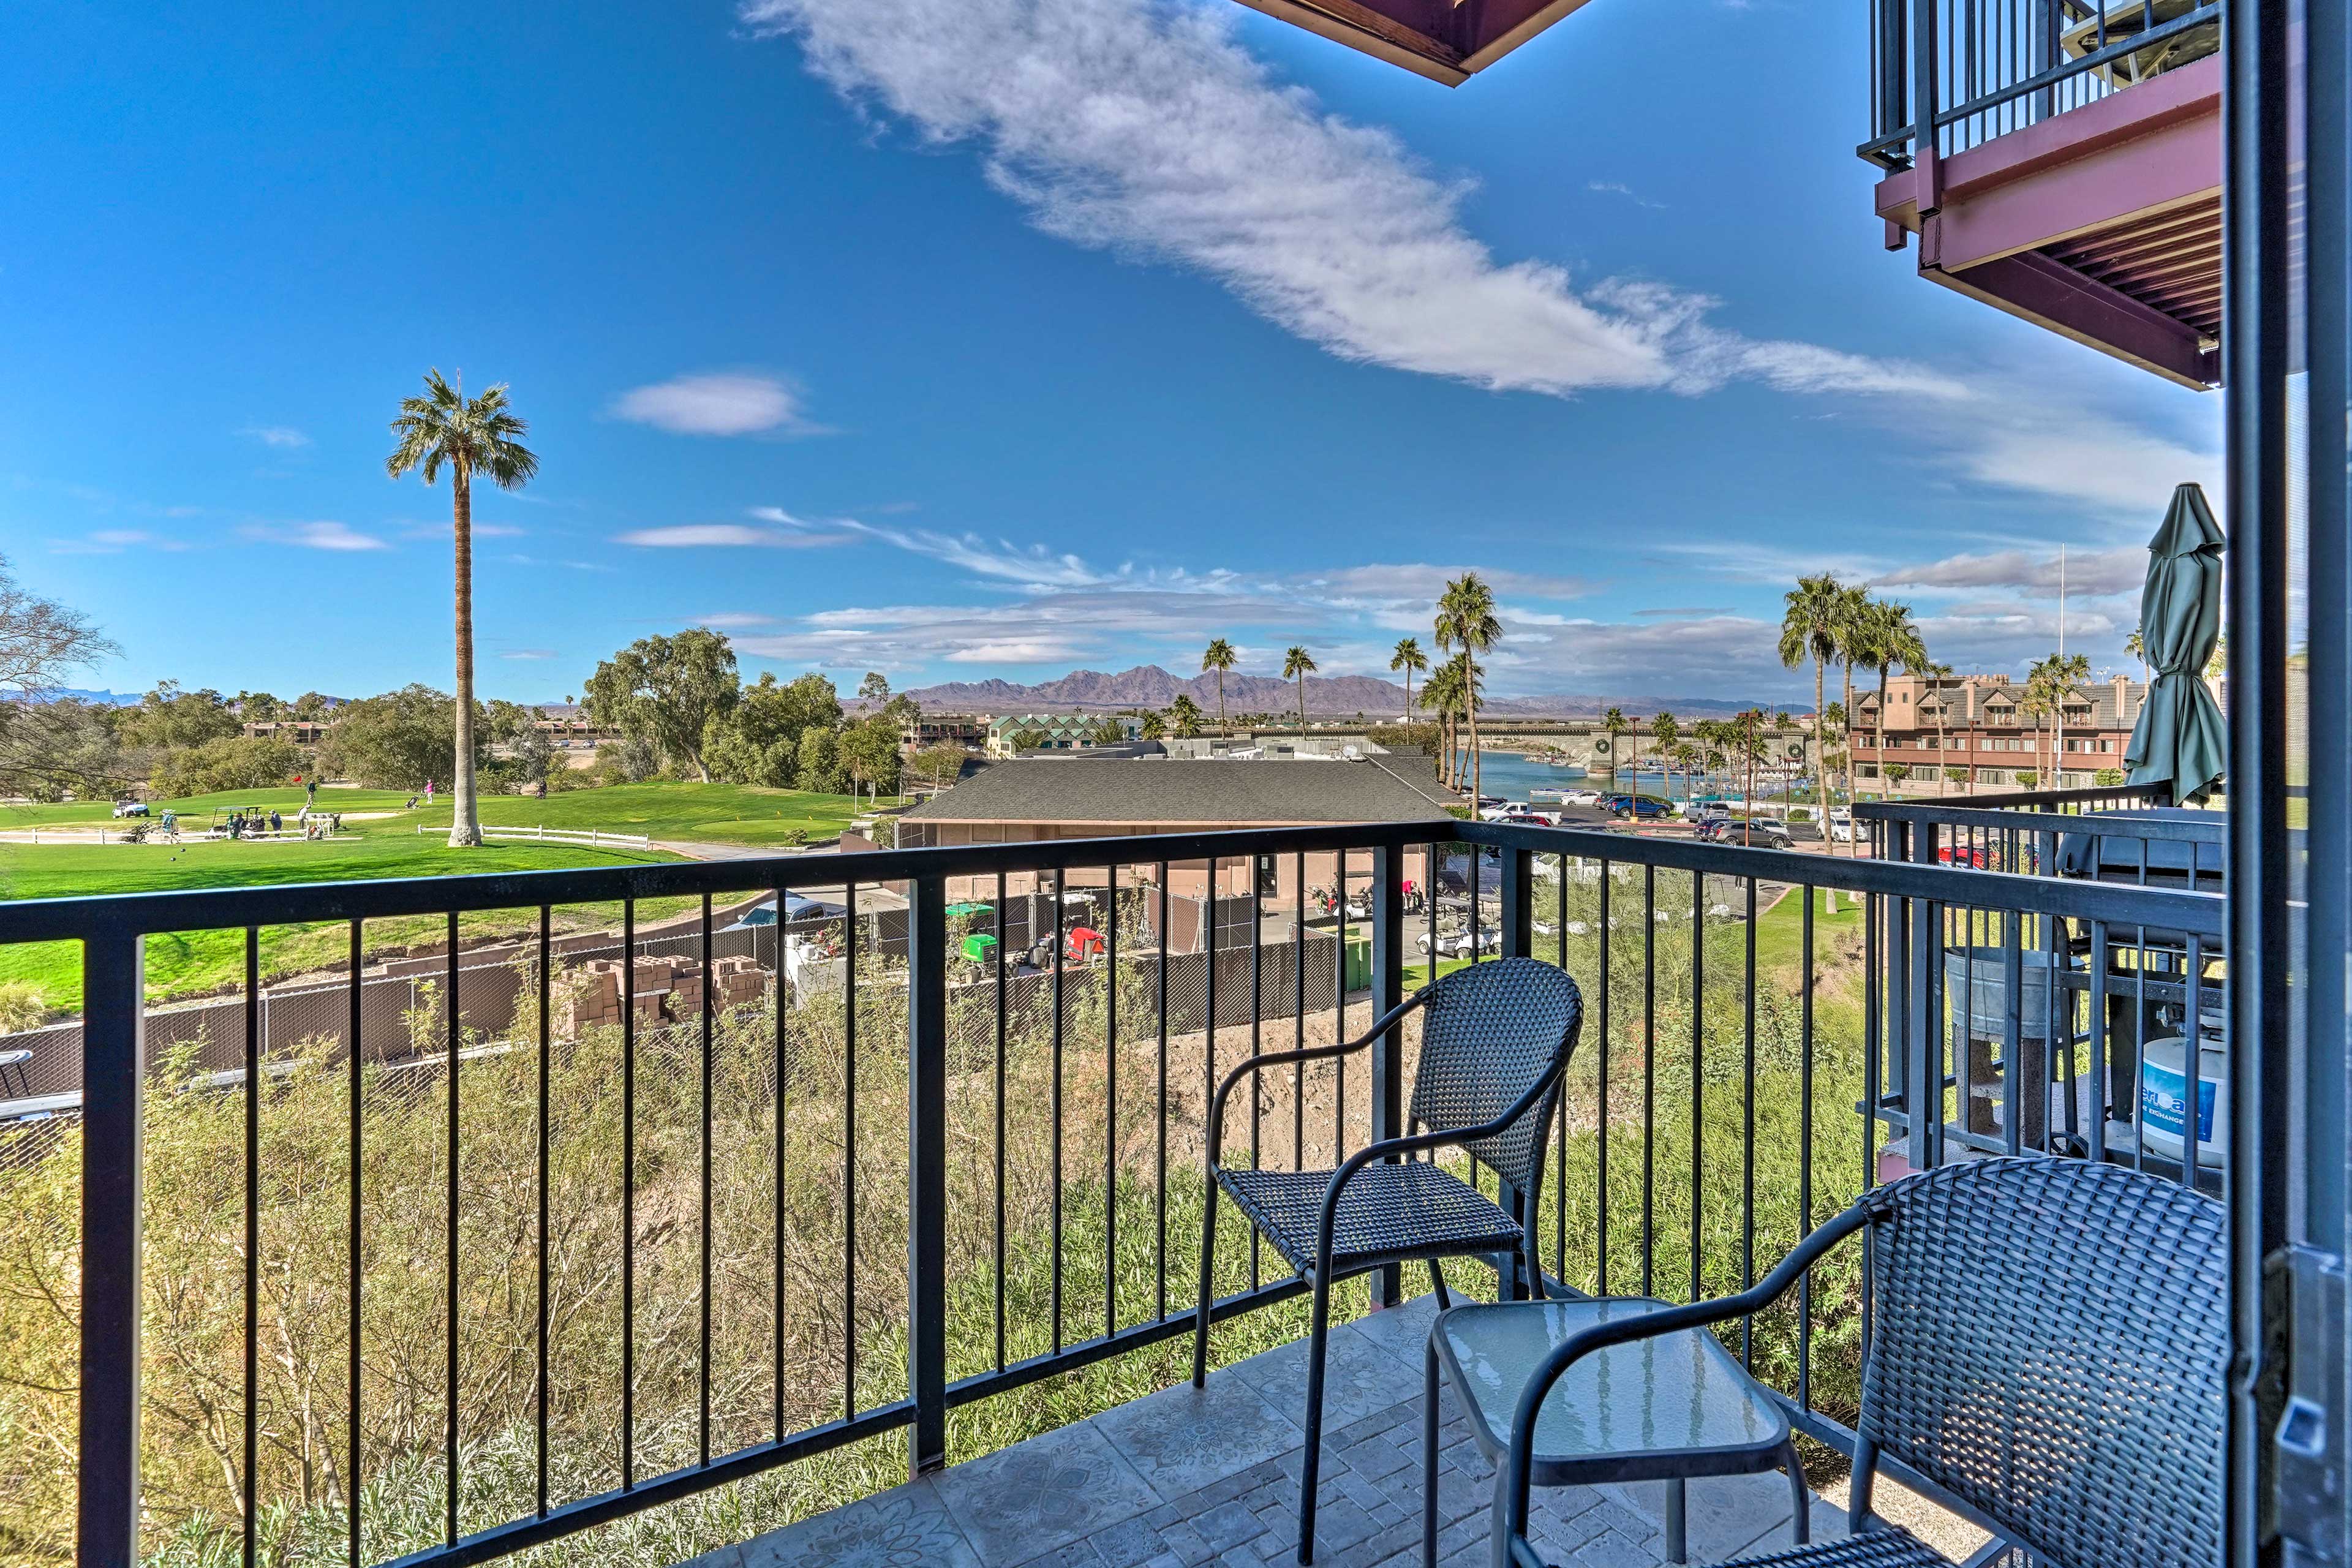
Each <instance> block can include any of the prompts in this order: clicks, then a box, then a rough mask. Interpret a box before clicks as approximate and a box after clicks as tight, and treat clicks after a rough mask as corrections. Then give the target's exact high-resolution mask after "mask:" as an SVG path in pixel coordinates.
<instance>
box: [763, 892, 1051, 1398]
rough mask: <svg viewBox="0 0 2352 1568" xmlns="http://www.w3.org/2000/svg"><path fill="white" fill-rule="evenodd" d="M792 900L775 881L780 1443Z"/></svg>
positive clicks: (774, 1327)
mask: <svg viewBox="0 0 2352 1568" xmlns="http://www.w3.org/2000/svg"><path fill="white" fill-rule="evenodd" d="M789 902H790V896H789V893H788V890H787V889H785V887H784V884H783V883H782V881H781V880H779V881H778V882H777V883H776V997H775V1011H776V1031H775V1033H776V1044H775V1058H776V1089H775V1094H776V1104H775V1114H776V1147H775V1151H774V1157H775V1165H776V1170H775V1184H776V1190H775V1192H774V1194H772V1196H773V1200H774V1205H775V1213H774V1214H773V1215H772V1216H771V1223H772V1226H773V1232H774V1245H775V1255H774V1268H773V1272H772V1274H771V1276H770V1278H769V1280H768V1286H769V1289H770V1291H771V1292H772V1294H773V1296H774V1298H775V1299H774V1300H773V1302H772V1316H771V1317H770V1320H769V1323H768V1331H769V1334H770V1337H771V1340H772V1343H771V1344H770V1345H769V1347H768V1349H769V1353H770V1355H771V1356H772V1357H773V1358H774V1368H775V1376H774V1381H773V1384H772V1388H771V1394H772V1396H773V1401H774V1405H775V1409H774V1411H773V1413H772V1414H773V1416H774V1424H775V1433H776V1441H777V1442H779V1443H781V1442H782V1441H783V1440H784V1166H785V1154H786V1152H787V1151H788V1149H789V1147H790V1145H789V1143H788V1141H787V1138H786V1135H785V1128H786V1127H787V1125H788V1124H789V1122H790V1112H791V1110H792V1097H791V1093H790V1088H789V1086H790V1083H791V1077H790V1068H791V1058H790V1057H789V1055H788V1051H789V1047H788V1046H787V1044H786V1040H785V1033H784V1025H785V1021H786V1019H787V1018H788V1017H789V1016H790V1015H791V1013H792V976H791V973H790V972H789V970H788V969H787V968H786V966H785V963H784V948H785V942H786V940H787V939H786V932H787V931H789V930H790V929H791V927H790V924H789V922H788V921H787V919H786V906H787V905H788V903H789ZM1003 907H1004V906H1003V900H999V901H998V903H997V908H998V909H1000V910H1001V909H1003Z"/></svg>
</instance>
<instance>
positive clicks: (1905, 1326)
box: [1496, 1157, 2230, 1568]
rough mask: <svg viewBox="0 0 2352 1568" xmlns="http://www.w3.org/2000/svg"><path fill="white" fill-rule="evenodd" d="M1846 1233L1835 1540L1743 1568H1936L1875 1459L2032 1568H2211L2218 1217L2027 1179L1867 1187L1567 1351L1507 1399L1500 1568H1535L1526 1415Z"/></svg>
mask: <svg viewBox="0 0 2352 1568" xmlns="http://www.w3.org/2000/svg"><path fill="white" fill-rule="evenodd" d="M1857 1230H1866V1231H1867V1232H1868V1233H1869V1247H1870V1263H1871V1268H1870V1274H1869V1278H1870V1300H1869V1307H1870V1318H1869V1320H1868V1321H1869V1323H1870V1339H1869V1345H1868V1350H1867V1352H1866V1354H1865V1356H1864V1362H1863V1373H1862V1413H1861V1417H1860V1419H1859V1420H1858V1421H1857V1422H1856V1423H1855V1430H1856V1432H1857V1434H1858V1439H1857V1441H1856V1443H1855V1447H1854V1456H1853V1490H1852V1495H1851V1500H1850V1502H1849V1507H1848V1514H1847V1520H1848V1525H1849V1527H1850V1530H1851V1531H1852V1533H1851V1534H1850V1535H1849V1536H1847V1537H1846V1538H1844V1539H1843V1540H1838V1541H1829V1542H1818V1543H1815V1544H1813V1545H1811V1546H1801V1547H1798V1548H1796V1549H1795V1550H1793V1551H1790V1552H1778V1553H1774V1554H1772V1555H1769V1556H1764V1557H1757V1558H1750V1559H1748V1560H1747V1564H1752V1565H1762V1564H1770V1565H1773V1568H1950V1565H1949V1564H1948V1563H1947V1561H1946V1559H1945V1558H1944V1557H1943V1556H1942V1555H1941V1554H1939V1553H1938V1552H1936V1551H1935V1550H1934V1549H1933V1548H1932V1547H1929V1546H1927V1545H1926V1544H1925V1543H1923V1542H1920V1541H1918V1540H1917V1539H1916V1538H1915V1537H1913V1536H1912V1535H1910V1534H1908V1533H1906V1531H1902V1530H1900V1529H1898V1528H1895V1526H1892V1525H1887V1524H1885V1523H1882V1522H1880V1521H1877V1520H1875V1519H1874V1518H1873V1517H1872V1514H1871V1485H1872V1482H1873V1480H1874V1478H1875V1476H1876V1473H1877V1469H1878V1465H1879V1462H1880V1460H1881V1459H1882V1458H1887V1459H1892V1460H1895V1461H1896V1462H1898V1463H1900V1464H1902V1465H1904V1466H1906V1467H1907V1468H1910V1469H1911V1470H1912V1471H1914V1472H1916V1474H1918V1475H1919V1476H1921V1477H1924V1478H1925V1479H1927V1480H1928V1481H1930V1482H1932V1483H1934V1484H1935V1485H1936V1486H1937V1487H1940V1488H1941V1489H1943V1490H1944V1491H1945V1492H1947V1493H1948V1494H1949V1495H1950V1497H1951V1498H1952V1499H1953V1500H1957V1501H1958V1503H1959V1504H1960V1505H1961V1506H1962V1507H1963V1508H1964V1509H1966V1510H1968V1511H1969V1512H1970V1513H1972V1514H1974V1515H1975V1516H1976V1517H1977V1519H1978V1521H1979V1523H1982V1524H1984V1525H1986V1526H1988V1527H1989V1528H1990V1529H1991V1530H1993V1531H1996V1532H1998V1533H1999V1534H2000V1536H2001V1537H2002V1538H2003V1539H2005V1540H2007V1541H2008V1542H2010V1543H2011V1545H2013V1546H2016V1547H2018V1548H2021V1549H2022V1550H2023V1552H2025V1553H2026V1554H2027V1555H2028V1556H2029V1557H2031V1559H2032V1561H2033V1562H2035V1563H2046V1564H2049V1565H2050V1568H2198V1565H2201V1564H2207V1563H2219V1562H2220V1561H2221V1551H2222V1538H2221V1506H2222V1496H2223V1489H2224V1482H2225V1479H2226V1478H2225V1476H2224V1460H2223V1451H2222V1433H2223V1419H2224V1401H2225V1398H2226V1392H2227V1391H2226V1383H2225V1376H2226V1373H2227V1370H2228V1363H2229V1355H2230V1341H2229V1243H2228V1238H2227V1233H2226V1229H2225V1214H2224V1211H2223V1209H2222V1207H2221V1205H2220V1204H2218V1203H2215V1202H2214V1201H2212V1200H2211V1199H2210V1198H2207V1197H2204V1196H2202V1195H2201V1194H2198V1193H2195V1192H2192V1191H2190V1190H2189V1189H2188V1188H2186V1187H2183V1186H2181V1185H2179V1184H2177V1183H2173V1182H2168V1181H2165V1180H2162V1179H2160V1178H2158V1177H2155V1176H2150V1175H2147V1174H2144V1173H2138V1172H2135V1171H2128V1170H2125V1169H2123V1168H2121V1167H2119V1166H2115V1165H2106V1164H2094V1163H2088V1162H2085V1161H2081V1160H2063V1159H2052V1158H2048V1157H2040V1158H2028V1159H2008V1160H1979V1161H1970V1162H1968V1163H1961V1164H1957V1165H1948V1166H1945V1167H1943V1168H1942V1169H1940V1170H1935V1171H1927V1172H1923V1173H1920V1174H1918V1175H1915V1176H1910V1177H1906V1178H1905V1179H1904V1180H1902V1181H1899V1182H1895V1183H1892V1184H1889V1185H1886V1186H1884V1187H1880V1188H1878V1189H1876V1190H1875V1191H1874V1192H1871V1193H1868V1194H1864V1197H1863V1198H1862V1200H1861V1201H1860V1202H1859V1203H1857V1204H1855V1205H1853V1207H1852V1208H1850V1209H1847V1210H1846V1211H1845V1212H1844V1213H1843V1214H1842V1215H1839V1216H1838V1217H1837V1218H1836V1219H1834V1220H1832V1221H1831V1222H1830V1223H1829V1224H1828V1225H1826V1226H1822V1228H1821V1229H1820V1230H1818V1231H1815V1232H1814V1233H1813V1234H1812V1235H1811V1236H1810V1237H1807V1238H1806V1239H1805V1241H1804V1243H1803V1244H1802V1245H1801V1246H1800V1247H1798V1248H1797V1249H1796V1250H1795V1251H1794V1252H1792V1253H1790V1255H1789V1257H1788V1258H1786V1259H1784V1260H1783V1261H1782V1262H1781V1264H1780V1267H1779V1268H1775V1269H1773V1270H1772V1272H1771V1273H1770V1274H1769V1275H1767V1276H1766V1277H1765V1278H1764V1279H1761V1280H1760V1281H1759V1282H1758V1283H1757V1284H1756V1286H1755V1287H1754V1288H1753V1289H1748V1290H1745V1291H1742V1292H1741V1293H1740V1294H1738V1295H1737V1296H1729V1297H1726V1298H1723V1299H1722V1300H1714V1301H1701V1302H1697V1303H1696V1304H1694V1305H1691V1306H1686V1307H1676V1308H1672V1309H1669V1310H1665V1311H1661V1312H1653V1313H1650V1314H1648V1315H1647V1316H1644V1317H1640V1318H1633V1319H1626V1320H1622V1321H1612V1322H1610V1323H1607V1324H1604V1325H1602V1326H1601V1327H1600V1328H1596V1329H1591V1330H1588V1331H1585V1332H1583V1333H1580V1334H1578V1335H1577V1336H1576V1337H1575V1338H1573V1339H1570V1340H1569V1341H1568V1342H1566V1343H1564V1344H1562V1345H1561V1346H1560V1347H1559V1349H1558V1350H1557V1351H1555V1352H1552V1354H1551V1356H1550V1358H1549V1360H1548V1361H1546V1362H1545V1363H1543V1365H1542V1366H1540V1367H1539V1368H1538V1370H1537V1373H1536V1375H1535V1376H1534V1377H1532V1378H1531V1379H1529V1381H1528V1386H1527V1388H1526V1390H1525V1391H1524V1392H1523V1393H1522V1394H1521V1395H1520V1398H1519V1405H1518V1415H1517V1420H1516V1421H1515V1422H1514V1423H1513V1427H1512V1442H1511V1451H1510V1455H1509V1458H1508V1461H1507V1464H1506V1466H1505V1467H1504V1469H1503V1471H1502V1473H1501V1474H1500V1475H1499V1476H1498V1477H1497V1478H1496V1486H1497V1487H1498V1488H1500V1489H1501V1491H1500V1494H1499V1495H1498V1497H1497V1499H1496V1542H1497V1548H1498V1549H1497V1552H1496V1562H1497V1563H1502V1564H1505V1565H1506V1568H1545V1565H1544V1563H1543V1560H1542V1558H1541V1557H1540V1556H1539V1555H1538V1553H1537V1552H1536V1551H1535V1549H1534V1548H1533V1547H1532V1546H1531V1545H1530V1544H1529V1543H1528V1539H1527V1530H1528V1482H1529V1479H1530V1469H1531V1465H1530V1461H1531V1456H1530V1454H1529V1452H1528V1444H1529V1438H1530V1436H1531V1435H1532V1433H1533V1431H1534V1426H1535V1423H1534V1416H1535V1415H1536V1413H1537V1411H1538V1409H1540V1408H1541V1406H1542V1404H1543V1399H1544V1395H1545V1394H1547V1393H1548V1392H1549V1390H1550V1388H1551V1386H1552V1384H1554V1383H1555V1382H1556V1381H1557V1380H1558V1379H1559V1375H1560V1373H1563V1372H1565V1371H1566V1370H1567V1369H1568V1367H1569V1365H1570V1363H1572V1362H1574V1361H1576V1360H1577V1359H1578V1358H1579V1357H1580V1356H1583V1355H1585V1354H1586V1353H1588V1352H1591V1351H1595V1350H1599V1349H1601V1347H1602V1346H1604V1345H1610V1344H1618V1343H1622V1342H1626V1341H1629V1340H1635V1339H1643V1338H1647V1337H1649V1336H1650V1335H1653V1334H1658V1333H1664V1332H1668V1331H1673V1330H1677V1329H1688V1328H1694V1327H1696V1326H1698V1325H1701V1324H1706V1323H1716V1322H1721V1321H1726V1320H1728V1319H1731V1318H1736V1317H1738V1316H1740V1315H1742V1314H1743V1313H1748V1312H1753V1311H1756V1310H1759V1309H1760V1308H1762V1307H1764V1306H1765V1305H1767V1304H1769V1302H1770V1301H1772V1300H1774V1299H1775V1298H1777V1297H1779V1296H1780V1295H1781V1294H1782V1293H1784V1292H1785V1291H1787V1290H1788V1289H1789V1288H1790V1286H1791V1285H1793V1284H1795V1283H1796V1282H1797V1280H1798V1279H1800V1278H1801V1277H1802V1275H1803V1273H1804V1271H1805V1270H1806V1269H1807V1268H1810V1267H1811V1265H1812V1264H1813V1263H1814V1262H1815V1261H1816V1260H1817V1259H1819V1258H1820V1257H1821V1256H1822V1253H1824V1252H1826V1251H1827V1250H1828V1249H1829V1248H1830V1247H1832V1246H1834V1245H1835V1244H1836V1243H1837V1242H1839V1241H1841V1240H1843V1238H1844V1237H1848V1236H1851V1235H1853V1233H1854V1232H1855V1231H1857ZM1742 1568H1746V1565H1742Z"/></svg>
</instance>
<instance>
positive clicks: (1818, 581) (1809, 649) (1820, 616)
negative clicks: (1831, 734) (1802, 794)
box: [1780, 573, 1845, 836]
mask: <svg viewBox="0 0 2352 1568" xmlns="http://www.w3.org/2000/svg"><path fill="white" fill-rule="evenodd" d="M1844 595H1845V588H1844V586H1843V584H1840V583H1839V582H1838V580H1837V579H1836V578H1835V577H1832V576H1831V575H1829V574H1827V573H1823V574H1821V575H1819V576H1816V577H1800V578H1798V579H1797V585H1796V586H1795V587H1793V588H1791V589H1790V590H1789V595H1788V600H1787V604H1788V613H1787V614H1786V615H1785V616H1782V618H1781V621H1780V664H1781V667H1782V668H1787V669H1794V668H1797V667H1798V666H1799V665H1801V664H1802V663H1804V662H1805V660H1806V659H1808V658H1811V660H1812V661H1813V796H1814V799H1815V800H1816V802H1818V804H1819V805H1820V806H1821V812H1822V834H1823V835H1824V836H1826V835H1827V834H1828V832H1829V821H1830V769H1829V761H1828V758H1829V744H1828V742H1826V741H1824V740H1823V739H1822V719H1823V718H1824V717H1826V713H1825V710H1826V708H1827V705H1828V700H1829V693H1828V692H1827V691H1826V690H1825V689H1824V685H1825V683H1826V681H1827V679H1828V672H1829V665H1830V661H1831V660H1832V659H1833V658H1837V657H1838V634H1839V632H1840V631H1841V630H1842V629H1843V626H1844V624H1845V621H1844V615H1843V603H1844Z"/></svg>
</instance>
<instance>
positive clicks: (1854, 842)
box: [1845, 659, 1862, 860]
mask: <svg viewBox="0 0 2352 1568" xmlns="http://www.w3.org/2000/svg"><path fill="white" fill-rule="evenodd" d="M1860 728H1861V726H1860V725H1858V724H1856V723H1855V722H1854V721H1853V660H1852V659H1847V660H1846V661H1845V804H1846V810H1847V811H1848V812H1849V813H1851V812H1852V811H1853V803H1854V793H1853V784H1854V758H1853V737H1854V731H1856V730H1858V729H1860ZM1846 854H1847V856H1848V857H1849V858H1853V859H1856V860H1859V859H1861V858H1862V824H1861V823H1859V822H1856V823H1855V824H1854V825H1853V838H1852V839H1851V840H1850V841H1849V842H1848V843H1847V845H1846Z"/></svg>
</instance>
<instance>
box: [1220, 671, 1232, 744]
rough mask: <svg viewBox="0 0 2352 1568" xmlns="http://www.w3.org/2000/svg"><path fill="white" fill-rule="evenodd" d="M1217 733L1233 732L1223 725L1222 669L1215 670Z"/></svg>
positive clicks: (1223, 674) (1223, 676)
mask: <svg viewBox="0 0 2352 1568" xmlns="http://www.w3.org/2000/svg"><path fill="white" fill-rule="evenodd" d="M1217 733H1218V734H1219V735H1224V736H1230V735H1231V734H1232V733H1233V731H1231V730H1229V729H1227V728H1226V727H1225V672H1224V671H1223V670H1222V669H1220V670H1219V671H1217Z"/></svg>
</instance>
